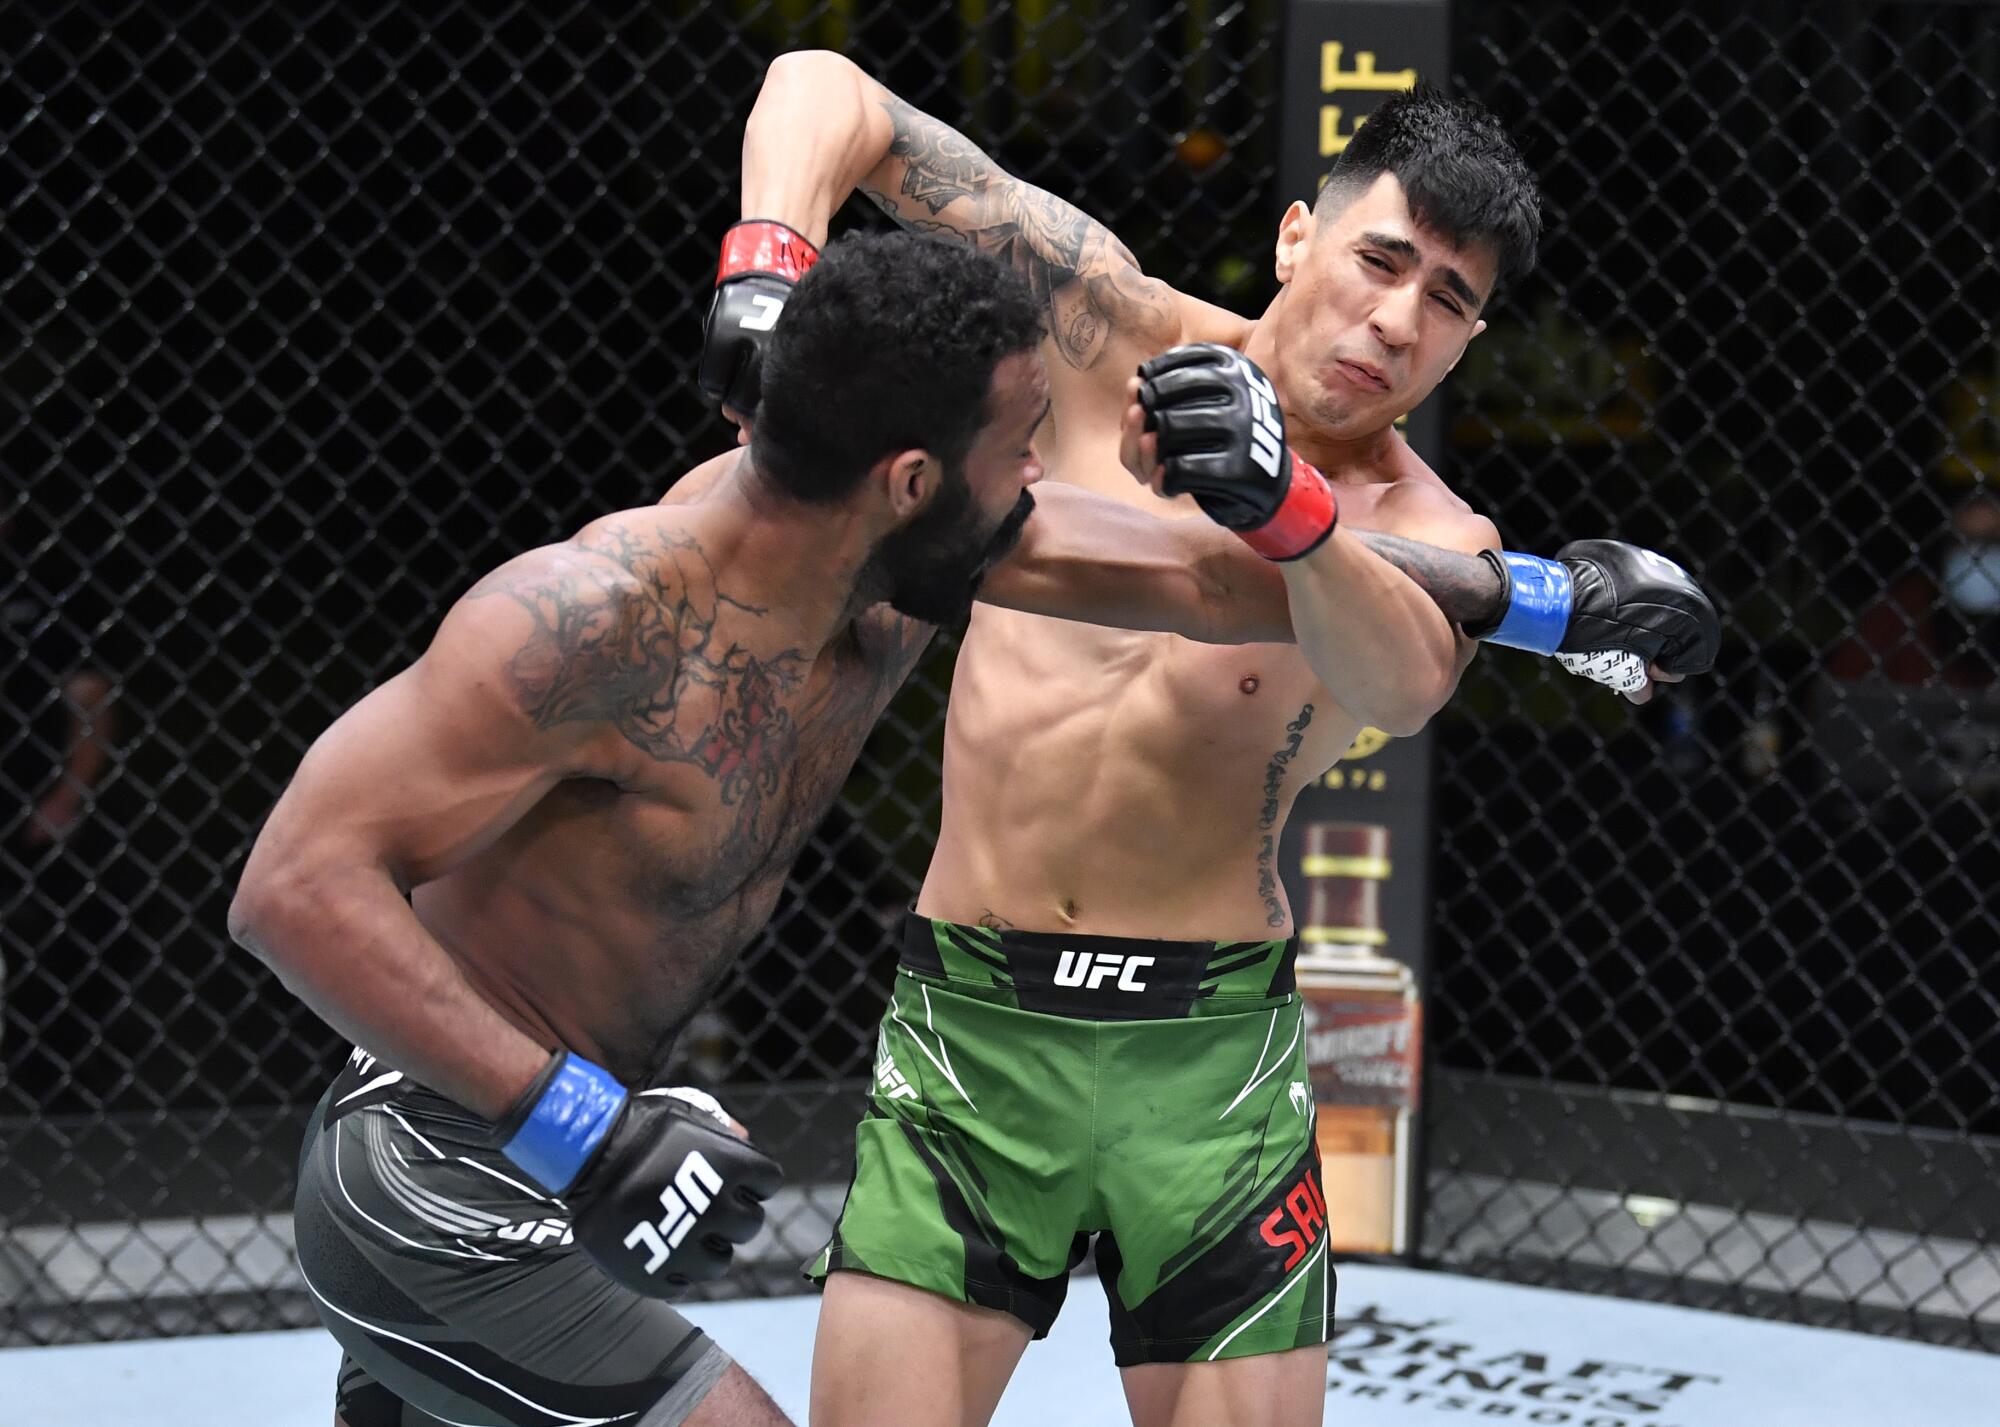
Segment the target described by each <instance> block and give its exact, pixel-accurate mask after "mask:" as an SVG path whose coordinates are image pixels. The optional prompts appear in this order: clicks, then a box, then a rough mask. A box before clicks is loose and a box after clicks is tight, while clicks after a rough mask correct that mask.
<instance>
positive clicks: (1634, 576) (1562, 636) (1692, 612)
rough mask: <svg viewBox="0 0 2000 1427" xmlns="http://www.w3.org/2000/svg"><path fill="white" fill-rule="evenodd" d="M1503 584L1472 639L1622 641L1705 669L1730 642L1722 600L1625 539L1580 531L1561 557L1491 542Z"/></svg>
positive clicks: (1667, 667) (1539, 645)
mask: <svg viewBox="0 0 2000 1427" xmlns="http://www.w3.org/2000/svg"><path fill="white" fill-rule="evenodd" d="M1480 558H1481V559H1483V560H1485V561H1486V563H1487V564H1489V565H1491V566H1492V567H1493V568H1494V570H1495V571H1497V572H1498V573H1499V576H1500V582H1501V585H1502V586H1503V588H1504V590H1505V596H1504V599H1503V603H1502V607H1501V614H1500V617H1499V619H1498V620H1497V621H1495V622H1494V623H1493V624H1492V625H1490V626H1486V627H1482V628H1476V629H1475V628H1468V629H1467V630H1466V631H1465V632H1466V633H1467V634H1468V635H1470V636H1471V637H1472V638H1474V639H1484V640H1486V641H1488V642H1489V643H1493V644H1505V645H1507V646H1509V647H1510V648H1514V649H1527V650H1531V651H1532V652H1534V653H1536V654H1586V653H1595V652H1597V651H1599V650H1606V649H1619V650H1625V651H1628V652H1630V653H1632V654H1636V655H1638V656H1639V657H1640V658H1642V659H1644V660H1645V661H1646V662H1647V663H1648V664H1657V665H1658V666H1659V667H1660V668H1661V669H1662V670H1664V671H1665V672H1666V673H1669V674H1681V675H1686V674H1705V673H1707V672H1708V671H1709V669H1711V668H1713V667H1714V665H1715V656H1716V653H1717V651H1718V650H1719V649H1720V647H1721V644H1722V626H1721V621H1720V620H1719V619H1718V617H1717V616H1716V612H1715V606H1714V605H1713V604H1712V603H1710V602H1709V598H1708V596H1707V595H1706V594H1704V593H1703V592H1702V589H1701V586H1699V585H1697V584H1696V583H1695V582H1694V580H1693V579H1692V578H1691V577H1690V576H1689V575H1688V572H1687V571H1686V570H1683V569H1682V568H1681V567H1680V566H1679V565H1676V564H1675V563H1674V562H1673V561H1672V560H1669V559H1667V558H1666V557H1665V556H1664V555H1657V554H1655V553H1653V552H1652V551H1651V550H1645V549H1641V548H1640V547H1639V546H1637V545H1627V544H1626V543H1624V542H1623V541H1621V540H1573V541H1571V542H1570V543H1569V544H1567V545H1565V546H1563V547H1562V549H1560V550H1558V551H1557V552H1556V558H1555V559H1553V560H1544V559H1541V558H1540V557H1539V556H1535V555H1522V554H1518V553H1516V552H1514V551H1511V550H1484V551H1481V552H1480Z"/></svg>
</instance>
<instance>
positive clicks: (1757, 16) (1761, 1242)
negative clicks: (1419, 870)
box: [1423, 0, 2000, 1348]
mask: <svg viewBox="0 0 2000 1427" xmlns="http://www.w3.org/2000/svg"><path fill="white" fill-rule="evenodd" d="M1457 26H1458V28H1457V35H1456V41H1457V42H1456V45H1455V66H1454V67H1455V81H1456V83H1457V84H1459V85H1461V86H1462V87H1463V88H1464V89H1465V90H1467V91H1469V92H1471V93H1474V94H1477V95H1480V96H1482V97H1484V98H1485V99H1486V100H1487V101H1488V102H1489V103H1490V104H1491V105H1492V106H1493V107H1494V108H1496V109H1497V110H1499V111H1500V112H1501V113H1502V114H1503V115H1504V116H1505V117H1506V118H1507V120H1508V121H1509V123H1510V125H1511V126H1512V127H1513V128H1514V129H1515V130H1516V132H1517V133H1518V135H1519V136H1520V138H1521V140H1522V143H1523V146H1524V148H1525V150H1526V152H1527V154H1528V157H1529V160H1530V163H1531V164H1532V165H1533V167H1534V168H1535V169H1536V171H1537V172H1538V174H1539V175H1540V176H1541V179H1542V181H1543V183H1544V185H1545V190H1546V194H1547V199H1548V213H1549V217H1550V220H1551V221H1550V224H1549V236H1548V240H1547V242H1546V245H1545V247H1544V251H1543V259H1542V263H1541V268H1540V275H1539V276H1538V277H1536V278H1534V279H1532V280H1530V281H1529V282H1528V283H1526V284H1525V285H1523V287H1522V288H1521V289H1520V290H1519V291H1518V292H1516V293H1515V294H1513V295H1512V296H1511V297H1510V298H1508V299H1507V301H1506V302H1505V304H1504V306H1503V308H1502V311H1501V313H1500V314H1499V315H1498V316H1496V317H1495V319H1494V321H1493V330H1492V331H1491V332H1489V333H1488V334H1486V335H1485V336H1483V337H1481V338H1480V339H1479V340H1477V341H1476V342H1474V343H1473V345H1472V349H1471V351H1470V352H1469V354H1468V356H1467V358H1466V360H1465V362H1464V364H1463V365H1462V367H1461V368H1460V371H1459V374H1458V376H1457V377H1456V378H1455V382H1456V385H1455V388H1454V397H1455V406H1454V418H1453V422H1452V426H1451V434H1452V441H1451V445H1452V450H1451V456H1450V462H1451V471H1452V476H1453V478H1454V481H1455V484H1456V485H1457V486H1458V488H1459V489H1460V490H1461V491H1462V492H1464V493H1466V494H1467V495H1468V496H1469V497H1470V498H1471V499H1472V500H1473V501H1475V502H1476V503H1477V504H1479V505H1481V506H1482V507H1484V508H1486V509H1488V510H1489V511H1491V512H1492V513H1493V514H1494V516H1495V518H1496V520H1497V521H1498V523H1499V525H1500V527H1501V531H1502V533H1503V535H1505V536H1506V537H1507V538H1508V540H1509V543H1511V544H1513V545H1515V546H1517V547H1522V548H1528V549H1537V550H1544V551H1547V550H1550V549H1552V548H1553V547H1554V546H1555V545H1557V544H1559V543H1560V542H1561V541H1562V540H1563V539H1564V538H1566V537H1572V536H1576V535H1579V534H1588V533H1591V532H1593V531H1597V530H1602V529H1612V530H1616V531H1617V532H1618V533H1619V534H1621V535H1622V536H1624V537H1625V538H1628V539H1632V540H1637V541H1640V542H1642V543H1649V544H1652V545H1654V546H1655V547H1656V548H1659V549H1662V550H1666V551H1669V552H1672V553H1673V554H1675V555H1677V556H1678V557H1680V558H1681V559H1683V560H1685V561H1687V562H1688V563H1689V564H1690V565H1691V566H1693V567H1694V568H1696V569H1698V570H1699V571H1700V572H1701V575H1702V578H1703V579H1704V581H1705V582H1706V583H1707V584H1708V586H1709V588H1710V589H1711V590H1712V591H1713V592H1714V593H1715V595H1716V597H1717V601H1718V604H1719V605H1720V606H1721V608H1722V609H1723V610H1724V612H1725V619H1726V628H1727V637H1726V643H1725V645H1724V650H1723V654H1722V658H1721V661H1720V663H1719V664H1718V666H1717V669H1716V672H1715V674H1714V675H1713V676H1712V677H1710V678H1707V679H1703V680H1698V681H1694V682H1691V683H1689V684H1688V685H1687V686H1685V688H1683V689H1673V690H1669V691H1667V692H1666V693H1665V695H1664V696H1663V697H1661V698H1659V699H1656V700H1655V701H1654V702H1653V703H1652V704H1650V705H1649V706H1648V707H1647V708H1646V709H1645V710H1644V711H1643V712H1642V713H1639V714H1637V715H1636V716H1633V715H1631V714H1630V712H1629V711H1627V710H1623V709H1616V708H1610V707H1606V706H1604V705H1603V704H1602V701H1599V700H1592V699H1588V698H1584V699H1578V698H1576V697H1575V696H1574V695H1575V691H1574V690H1570V689H1566V688H1564V687H1563V686H1562V680H1561V676H1560V675H1557V676H1556V677H1555V678H1553V679H1552V678H1548V677H1546V676H1545V674H1544V672H1543V670H1542V669H1541V668H1539V667H1537V666H1534V665H1533V664H1532V663H1531V662H1530V661H1526V660H1520V659H1507V658H1505V657H1501V658H1489V659H1486V660H1482V661H1481V663H1480V666H1479V667H1478V668H1477V669H1476V671H1475V675H1474V676H1473V677H1472V678H1471V679H1469V680H1468V683H1467V686H1466V687H1465V688H1464V689H1463V690H1462V692H1461V694H1460V696H1459V698H1458V700H1457V702H1456V703H1455V705H1454V707H1453V708H1452V709H1451V710H1450V711H1449V712H1448V714H1447V715H1446V718H1445V722H1444V725H1443V727H1444V730H1445V731H1444V735H1443V737H1442V739H1441V750H1442V751H1441V755H1440V758H1441V766H1440V769H1439V779H1440V786H1441V789H1442V790H1443V791H1442V793H1441V796H1440V805H1439V818H1438V824H1439V826H1438V840H1439V863H1438V871H1439V886H1440V888H1441V889H1442V894H1443V897H1442V904H1441V907H1440V921H1439V927H1438V936H1437V947H1436V955H1437V956H1438V957H1439V958H1440V963H1441V967H1442V970H1441V972H1440V975H1439V977H1438V980H1437V984H1436V992H1437V996H1436V1000H1435V1002H1434V1020H1433V1021H1432V1025H1433V1027H1434V1030H1435V1037H1436V1038H1435V1042H1434V1045H1435V1052H1434V1053H1435V1060H1434V1070H1435V1075H1434V1078H1433V1080H1432V1082H1431V1086H1430V1096H1429V1102H1428V1103H1429V1113H1430V1117H1431V1118H1430V1123H1429V1127H1428V1140H1427V1146H1428V1149H1429V1188H1430V1191H1431V1193H1430V1198H1429V1212H1428V1216H1427V1219H1426V1223H1425V1232H1424V1239H1423V1252H1424V1254H1425V1255H1426V1256H1427V1257H1429V1258H1431V1259H1433V1260H1436V1261H1439V1262H1442V1263H1445V1264H1449V1265H1452V1266H1455V1267H1461V1268H1474V1269H1479V1270H1484V1271H1491V1272H1496V1273H1501V1274H1506V1275H1509V1276H1521V1275H1525V1276H1527V1277H1530V1278H1532V1279H1536V1280H1540V1281H1545V1282H1550V1283H1558V1284H1563V1285H1565V1286H1570V1287H1598V1286H1601V1287H1607V1288H1611V1289H1613V1290H1615V1291H1619V1292H1629V1293H1643V1294H1652V1295H1661V1296H1668V1297H1672V1298H1674V1299H1677V1300H1680V1301H1687V1302H1695V1303H1706V1304H1719V1305H1724V1306H1730V1307H1735V1308H1740V1309H1744V1310H1748V1311H1755V1312H1771V1313H1781V1314H1785V1315H1788V1316H1798V1317H1802V1318H1805V1319H1808V1320H1814V1321H1834V1322H1840V1323H1844V1324H1848V1325H1851V1326H1872V1327H1878V1328H1886V1329H1889V1330H1892V1331H1898V1332H1906V1333H1920V1334H1930V1335H1939V1336H1943V1337H1945V1338H1946V1339H1948V1340H1952V1341H1967V1340H1970V1341H1976V1342H1978V1343H1980V1344H1982V1345H1984V1346H1986V1347H1989V1348H1991V1347H1994V1346H1996V1345H2000V1256H1996V1252H1995V1240H1996V1229H2000V1215H1996V1209H2000V1200H1996V1198H1995V1196H1994V1193H1993V1188H1992V1186H1993V1184H1994V1182H1995V1175H1996V1171H2000V1139H1996V1138H1995V1136H1996V1135H1997V1134H2000V1099H1997V1098H1996V1094H1995V1089H1996V1085H1995V1081H1996V1073H2000V1040H1996V1026H2000V911H1996V906H1995V902H1994V893H1993V889H1994V888H1995V887H1996V886H2000V841H1996V839H1995V831H1996V828H1995V821H1996V812H2000V683H1996V681H1995V674H1996V669H2000V583H1996V581H1995V576H1996V575H2000V560H1996V558H1995V557H1996V555H2000V543H1996V542H2000V503H1996V500H1995V485H1994V478H1995V475H1996V473H1997V472H2000V441H1996V439H1995V427H1994V424H1993V416H1992V412H1993V405H1992V402H1993V399H1994V396H1995V391H1996V382H2000V349H1996V347H1995V337H1994V331H1993V326H1992V320H1991V318H1992V313H1993V311H1994V310H1995V309H1994V304H1995V302H1996V301H2000V274H1996V272H1995V269H1994V264H1993V259H1992V234H1993V233H1994V231H1995V223H1996V221H2000V200H1997V199H1996V192H1995V183H1994V179H1995V164H1996V162H2000V119H1996V112H2000V106H1996V100H2000V12H1996V11H1995V10H1994V9H1993V8H1991V7H1989V6H1976V5H1950V4H1854V5H1835V6H1819V5H1815V6H1786V5H1776V4H1765V3H1755V4H1747V5H1746V4H1726V3H1707V0H1702V3H1693V4H1677V5H1673V6H1655V7H1619V8H1617V9H1616V10H1613V11H1610V12H1606V11H1604V10H1602V9H1601V8H1599V7H1583V6H1577V7H1570V6H1560V7H1551V6H1543V5H1525V4H1464V5H1460V6H1459V7H1457Z"/></svg>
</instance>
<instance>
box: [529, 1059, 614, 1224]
mask: <svg viewBox="0 0 2000 1427" xmlns="http://www.w3.org/2000/svg"><path fill="white" fill-rule="evenodd" d="M558 1055H559V1056H560V1057H561V1058H560V1060H559V1061H556V1062H555V1063H554V1074H549V1073H548V1072H546V1071H545V1072H543V1074H542V1075H541V1076H540V1077H538V1078H537V1079H536V1081H535V1084H533V1085H530V1086H529V1087H528V1089H527V1092H526V1094H527V1095H528V1096H533V1097H534V1099H533V1101H532V1103H530V1104H529V1106H528V1111H527V1114H526V1116H525V1117H523V1118H522V1120H521V1123H520V1125H519V1127H518V1128H517V1129H515V1131H514V1133H513V1135H512V1136H511V1137H510V1138H509V1139H508V1140H507V1142H506V1143H505V1144H503V1145H502V1146H501V1147H500V1152H501V1153H502V1154H504V1155H506V1156H507V1158H508V1159H510V1160H512V1161H514V1163H515V1164H517V1165H519V1166H520V1167H521V1168H522V1169H524V1170H526V1171H527V1172H528V1175H529V1177H530V1178H532V1179H533V1180H534V1181H535V1182H536V1183H537V1184H539V1185H541V1186H542V1187H543V1188H544V1189H546V1190H548V1191H549V1192H550V1193H551V1194H561V1193H562V1192H563V1191H564V1190H566V1189H568V1188H569V1187H570V1185H571V1184H573V1183H575V1181H576V1176H577V1175H578V1173H579V1172H581V1170H582V1169H583V1167H584V1165H585V1164H587V1163H588V1162H589V1160H590V1157H591V1155H592V1154H594V1153H596V1150H597V1147H598V1145H599V1144H600V1143H602V1142H603V1139H604V1137H605V1136H606V1135H608V1134H610V1133H611V1126H612V1125H613V1124H614V1123H616V1121H617V1119H618V1112H619V1111H620V1110H622V1109H624V1108H625V1098H626V1094H625V1087H624V1086H622V1085H620V1084H619V1083H618V1082H617V1080H616V1079H614V1078H613V1077H612V1074H611V1072H610V1071H608V1070H606V1069H605V1068H604V1067H603V1066H601V1065H595V1064H593V1063H591V1062H590V1061H587V1060H585V1059H584V1058H583V1057H582V1056H580V1055H572V1054H571V1053H570V1052H568V1051H560V1052H558ZM524 1098H526V1097H525V1096H524ZM510 1118H511V1117H510Z"/></svg>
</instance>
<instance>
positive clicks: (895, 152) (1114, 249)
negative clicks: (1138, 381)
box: [862, 99, 1173, 370]
mask: <svg viewBox="0 0 2000 1427" xmlns="http://www.w3.org/2000/svg"><path fill="white" fill-rule="evenodd" d="M883 107H884V108H885V109H887V110H888V111H889V118H890V122H891V123H892V125H893V126H894V131H895V137H894V139H893V140H892V141H891V143H890V147H889V156H890V157H891V158H892V159H897V160H900V161H901V165H902V180H901V182H900V183H899V184H898V185H897V192H896V194H895V195H893V196H892V195H890V194H886V193H878V192H875V191H873V190H869V189H863V190H862V192H863V193H864V194H865V195H866V196H867V198H868V200H869V201H870V202H872V203H874V204H875V205H876V206H877V207H878V208H880V209H882V211H883V212H885V213H887V214H889V215H890V216H891V217H893V218H895V219H896V220H897V221H898V222H899V223H902V224H904V225H905V226H906V227H910V228H914V229H916V230H917V231H919V232H924V233H936V234H949V235H951V236H954V237H957V238H960V239H962V240H964V241H966V242H969V243H971V244H972V245H973V246H974V247H977V248H981V249H983V250H985V251H987V252H990V253H993V254H996V255H997V256H999V257H1000V258H1001V259H1002V260H1003V261H1005V262H1007V263H1008V264H1010V265H1011V266H1012V267H1013V268H1014V269H1015V270H1016V271H1018V272H1019V273H1021V275H1022V276H1024V277H1026V278H1027V279H1028V282H1029V284H1030V285H1031V286H1032V287H1033V288H1034V292H1035V296H1036V298H1037V299H1038V300H1039V301H1040V303H1041V305H1042V307H1043V310H1044V311H1045V312H1046V313H1047V323H1048V334H1049V339H1050V340H1051V341H1052V342H1054V344H1055V347H1056V350H1057V351H1058V352H1059V353H1061V354H1062V358H1063V360H1064V361H1065V362H1067V363H1068V364H1069V365H1070V366H1072V367H1075V368H1077V369H1078V370H1082V369H1085V368H1088V367H1090V366H1091V365H1092V364H1093V363H1095V362H1096V361H1097V359H1098V358H1099V357H1100V356H1102V355H1103V353H1104V349H1105V346H1106V344H1107V343H1108V342H1109V341H1110V339H1111V337H1112V335H1113V333H1114V332H1115V331H1117V330H1120V329H1124V330H1128V331H1131V332H1135V333H1137V334H1139V335H1140V336H1142V337H1143V336H1144V335H1145V334H1146V333H1147V332H1149V331H1151V332H1160V331H1167V330H1171V324H1172V322H1173V304H1172V300H1171V297H1170V291H1171V290H1170V289H1169V288H1168V287H1167V285H1166V284H1165V283H1163V282H1159V281H1157V280H1155V279H1151V278H1147V277H1146V276H1145V275H1144V274H1142V273H1141V272H1140V271H1139V266H1138V261H1137V260H1136V259H1135V258H1134V257H1133V256H1132V253H1131V251H1130V250H1129V249H1127V248H1126V247H1125V245H1124V244H1123V243H1121V242H1119V241H1118V240H1117V239H1116V238H1115V237H1113V236H1112V235H1111V232H1110V230H1109V229H1107V228H1105V227H1104V225H1103V224H1101V223H1099V222H1097V221H1096V220H1095V219H1093V218H1091V217H1090V216H1089V215H1087V214H1085V213H1084V212H1082V211H1081V210H1080V209H1077V208H1075V207H1073V206H1072V205H1070V204H1068V203H1065V202H1063V201H1062V200H1061V199H1060V198H1057V197H1056V196H1055V195H1054V194H1052V193H1048V192H1045V191H1043V190H1042V189H1039V188H1036V187H1035V186H1034V185H1033V184H1029V183H1024V182H1022V181H1021V180H1020V179H1017V178H1015V177H1013V176H1012V175H1010V174H1008V173H1006V172H1005V171H1004V170H1002V169H1001V168H1000V167H999V165H997V164H995V163H994V162H993V160H992V159H990V158H988V157H987V156H986V155H985V154H984V153H982V152H981V151H980V150H979V148H978V146H977V145H975V144H974V143H973V142H972V141H971V140H969V139H967V138H966V137H965V136H964V135H963V134H961V133H959V132H958V131H957V130H956V129H953V128H952V127H950V126H949V125H947V124H943V123H940V122H939V121H938V120H936V119H933V118H932V117H931V116H930V115H928V114H925V113H923V112H921V111H920V110H917V109H913V108H911V107H910V106H909V105H908V104H905V103H903V101H902V100H900V99H891V100H884V101H883ZM953 205H957V206H956V208H954V207H953ZM948 208H950V209H953V211H952V213H951V215H950V216H949V218H947V219H946V220H945V221H942V222H940V221H938V220H939V218H940V216H941V215H943V214H944V213H945V210H946V209H948Z"/></svg>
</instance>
